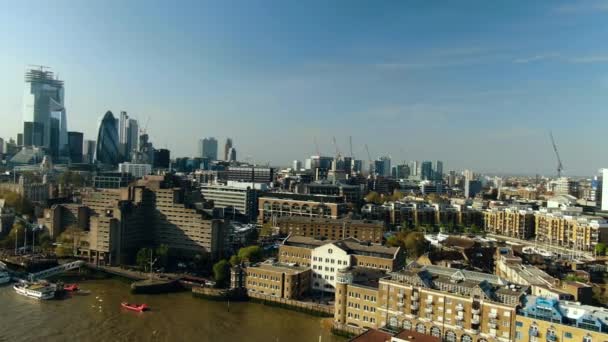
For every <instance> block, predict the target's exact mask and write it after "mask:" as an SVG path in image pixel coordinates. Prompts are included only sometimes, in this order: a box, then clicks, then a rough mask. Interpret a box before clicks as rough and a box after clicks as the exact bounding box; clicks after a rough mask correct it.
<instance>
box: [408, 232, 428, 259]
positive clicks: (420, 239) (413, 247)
mask: <svg viewBox="0 0 608 342" xmlns="http://www.w3.org/2000/svg"><path fill="white" fill-rule="evenodd" d="M403 245H404V247H405V250H406V253H407V255H408V256H409V257H410V258H418V257H419V256H421V255H422V254H424V252H425V251H426V248H427V241H426V240H425V239H424V234H423V233H421V232H411V233H409V234H407V236H406V237H405V240H404V241H403Z"/></svg>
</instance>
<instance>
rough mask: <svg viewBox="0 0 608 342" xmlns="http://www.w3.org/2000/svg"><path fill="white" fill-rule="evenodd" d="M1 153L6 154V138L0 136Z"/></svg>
mask: <svg viewBox="0 0 608 342" xmlns="http://www.w3.org/2000/svg"><path fill="white" fill-rule="evenodd" d="M0 154H4V139H2V138H0Z"/></svg>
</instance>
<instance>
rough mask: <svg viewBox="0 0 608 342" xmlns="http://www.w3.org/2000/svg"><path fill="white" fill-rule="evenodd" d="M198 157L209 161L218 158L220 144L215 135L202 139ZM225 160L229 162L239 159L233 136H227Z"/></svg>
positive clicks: (198, 146)
mask: <svg viewBox="0 0 608 342" xmlns="http://www.w3.org/2000/svg"><path fill="white" fill-rule="evenodd" d="M197 157H198V158H202V159H205V160H207V161H216V160H218V144H217V139H216V138H214V137H207V138H203V139H200V140H199V141H198V145H197ZM224 160H225V161H228V162H235V161H237V155H236V148H235V147H234V145H233V141H232V138H227V139H226V143H225V144H224Z"/></svg>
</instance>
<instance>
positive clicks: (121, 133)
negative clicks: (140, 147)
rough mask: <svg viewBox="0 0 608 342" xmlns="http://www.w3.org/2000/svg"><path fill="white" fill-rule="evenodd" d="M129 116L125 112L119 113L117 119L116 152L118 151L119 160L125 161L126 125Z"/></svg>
mask: <svg viewBox="0 0 608 342" xmlns="http://www.w3.org/2000/svg"><path fill="white" fill-rule="evenodd" d="M128 122H129V115H128V114H127V112H125V111H121V112H120V116H119V117H118V150H119V151H120V156H121V158H120V159H121V160H127V159H128V158H127V156H128V154H129V151H128V148H127V124H128Z"/></svg>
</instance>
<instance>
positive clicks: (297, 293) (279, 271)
mask: <svg viewBox="0 0 608 342" xmlns="http://www.w3.org/2000/svg"><path fill="white" fill-rule="evenodd" d="M244 272H245V279H244V283H245V288H246V289H247V292H248V293H250V294H260V295H269V296H273V297H278V298H285V299H300V298H303V297H305V296H306V295H307V294H308V293H309V292H310V278H311V271H310V268H307V267H301V266H294V265H292V264H284V263H278V262H272V261H268V262H263V263H259V264H254V265H250V266H247V267H245V269H244Z"/></svg>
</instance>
